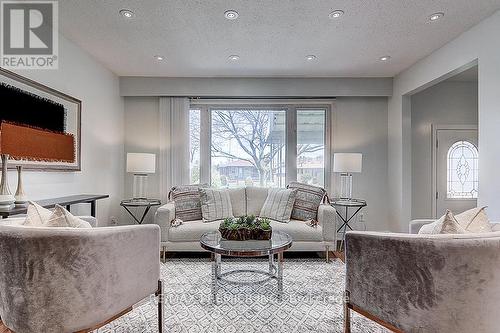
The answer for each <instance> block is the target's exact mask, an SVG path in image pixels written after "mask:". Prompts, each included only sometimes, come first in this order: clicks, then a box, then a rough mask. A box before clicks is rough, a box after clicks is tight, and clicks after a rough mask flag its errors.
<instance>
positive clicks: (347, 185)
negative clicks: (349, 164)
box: [340, 173, 352, 201]
mask: <svg viewBox="0 0 500 333" xmlns="http://www.w3.org/2000/svg"><path fill="white" fill-rule="evenodd" d="M340 198H341V199H343V200H348V201H350V200H352V173H341V174H340Z"/></svg>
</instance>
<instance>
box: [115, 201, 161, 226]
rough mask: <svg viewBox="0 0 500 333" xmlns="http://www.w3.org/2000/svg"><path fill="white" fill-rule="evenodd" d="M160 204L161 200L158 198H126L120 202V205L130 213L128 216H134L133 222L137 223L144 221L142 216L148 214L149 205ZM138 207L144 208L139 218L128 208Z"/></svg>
mask: <svg viewBox="0 0 500 333" xmlns="http://www.w3.org/2000/svg"><path fill="white" fill-rule="evenodd" d="M160 205H161V201H160V200H158V199H127V200H122V201H121V202H120V206H122V207H123V208H125V210H126V211H127V212H128V213H129V214H130V216H132V217H133V218H134V220H135V222H137V223H138V224H142V222H144V218H145V217H146V215H148V212H149V210H150V209H151V207H155V206H160ZM138 207H142V208H144V211H143V213H142V216H141V218H140V219H139V218H138V216H136V215H135V214H134V213H133V212H132V211H131V210H130V208H138Z"/></svg>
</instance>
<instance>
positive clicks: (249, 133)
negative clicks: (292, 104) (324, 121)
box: [211, 108, 286, 187]
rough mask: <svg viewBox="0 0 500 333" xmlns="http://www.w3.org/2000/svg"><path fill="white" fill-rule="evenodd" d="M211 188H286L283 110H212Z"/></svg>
mask: <svg viewBox="0 0 500 333" xmlns="http://www.w3.org/2000/svg"><path fill="white" fill-rule="evenodd" d="M211 113H212V127H211V133H212V140H211V141H212V144H211V164H212V167H211V169H212V170H211V171H212V173H211V174H212V185H213V186H224V187H241V186H245V185H247V186H248V185H255V186H268V187H283V186H285V171H286V170H285V151H286V143H285V125H286V124H285V119H286V118H285V113H286V111H285V110H279V109H253V108H252V109H212V112H211Z"/></svg>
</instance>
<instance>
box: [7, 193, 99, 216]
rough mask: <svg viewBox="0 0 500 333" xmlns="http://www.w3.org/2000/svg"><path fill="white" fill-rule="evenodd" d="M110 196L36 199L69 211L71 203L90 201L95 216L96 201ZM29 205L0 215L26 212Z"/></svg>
mask: <svg viewBox="0 0 500 333" xmlns="http://www.w3.org/2000/svg"><path fill="white" fill-rule="evenodd" d="M105 198H109V195H107V194H79V195H70V196H67V197H60V198H54V199H45V200H38V201H36V203H37V204H39V205H40V206H42V207H44V208H54V207H55V205H60V206H64V207H66V209H67V210H68V211H70V209H71V205H75V204H80V203H89V204H90V215H92V216H93V217H95V211H96V201H97V200H100V199H105ZM27 210H28V207H26V206H16V207H14V208H12V209H9V210H5V211H0V216H1V217H2V218H7V217H9V216H12V215H19V214H26V212H27Z"/></svg>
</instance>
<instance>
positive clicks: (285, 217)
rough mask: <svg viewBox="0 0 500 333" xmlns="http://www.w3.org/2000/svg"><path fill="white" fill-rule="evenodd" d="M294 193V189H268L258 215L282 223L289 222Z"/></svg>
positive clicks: (295, 193)
mask: <svg viewBox="0 0 500 333" xmlns="http://www.w3.org/2000/svg"><path fill="white" fill-rule="evenodd" d="M296 195H297V190H296V189H278V188H273V189H269V192H268V194H267V198H266V201H265V202H264V206H262V210H261V211H260V214H259V217H263V218H268V219H271V220H275V221H278V222H283V223H288V222H290V216H291V215H292V210H293V204H294V203H295V196H296Z"/></svg>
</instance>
